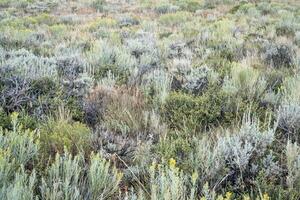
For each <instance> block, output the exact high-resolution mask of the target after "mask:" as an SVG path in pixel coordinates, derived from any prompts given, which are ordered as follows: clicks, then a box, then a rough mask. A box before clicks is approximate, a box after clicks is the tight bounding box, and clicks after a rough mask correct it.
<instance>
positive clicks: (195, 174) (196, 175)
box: [192, 172, 198, 184]
mask: <svg viewBox="0 0 300 200" xmlns="http://www.w3.org/2000/svg"><path fill="white" fill-rule="evenodd" d="M197 179H198V173H197V172H194V173H193V174H192V183H193V184H195V183H196V181H197Z"/></svg>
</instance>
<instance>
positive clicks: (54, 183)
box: [40, 153, 122, 200]
mask: <svg viewBox="0 0 300 200" xmlns="http://www.w3.org/2000/svg"><path fill="white" fill-rule="evenodd" d="M90 159H91V161H90V162H91V163H90V165H89V166H85V165H84V163H83V161H84V159H83V157H82V156H81V155H77V156H75V157H72V156H71V155H70V154H68V153H65V154H64V155H62V156H59V155H58V154H57V155H56V157H55V161H54V163H52V164H51V165H50V166H49V167H48V168H47V169H46V175H45V176H44V177H42V184H41V186H40V192H41V196H42V198H43V199H57V200H63V199H64V200H66V199H69V200H71V199H72V200H73V199H78V200H79V199H92V200H96V199H110V198H111V197H112V195H115V193H116V192H117V188H118V185H119V183H120V181H121V178H122V173H120V172H119V171H118V170H117V169H116V168H115V167H114V166H112V165H111V164H110V163H109V162H108V161H106V160H104V159H103V158H102V157H100V155H98V154H92V155H91V157H90ZM86 175H87V176H86Z"/></svg>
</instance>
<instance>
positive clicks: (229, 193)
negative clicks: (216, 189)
mask: <svg viewBox="0 0 300 200" xmlns="http://www.w3.org/2000/svg"><path fill="white" fill-rule="evenodd" d="M231 197H232V193H231V192H226V194H225V200H229V199H231Z"/></svg>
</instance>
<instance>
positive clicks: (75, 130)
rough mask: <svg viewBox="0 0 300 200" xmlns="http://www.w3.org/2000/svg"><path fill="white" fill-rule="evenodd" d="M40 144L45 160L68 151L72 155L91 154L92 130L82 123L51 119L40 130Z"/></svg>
mask: <svg viewBox="0 0 300 200" xmlns="http://www.w3.org/2000/svg"><path fill="white" fill-rule="evenodd" d="M40 143H41V152H42V156H43V159H48V158H49V156H54V155H55V154H56V153H62V152H64V150H68V151H69V152H71V153H72V154H77V153H79V152H80V151H85V152H87V153H88V152H89V149H90V130H89V129H88V128H87V127H86V126H85V125H84V124H81V123H80V122H70V121H69V120H67V119H57V120H55V119H49V120H48V121H47V123H45V124H43V125H42V126H41V128H40Z"/></svg>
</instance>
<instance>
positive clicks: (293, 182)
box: [286, 141, 300, 192]
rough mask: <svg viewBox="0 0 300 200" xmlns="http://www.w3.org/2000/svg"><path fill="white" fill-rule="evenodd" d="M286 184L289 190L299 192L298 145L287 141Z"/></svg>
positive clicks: (299, 165) (299, 164)
mask: <svg viewBox="0 0 300 200" xmlns="http://www.w3.org/2000/svg"><path fill="white" fill-rule="evenodd" d="M286 159H287V169H288V176H287V184H288V186H289V189H290V190H296V191H297V192H299V188H300V181H299V180H300V147H299V146H298V145H297V143H292V142H291V141H288V143H287V146H286Z"/></svg>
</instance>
